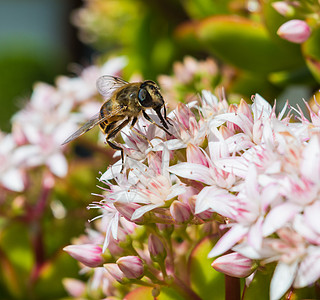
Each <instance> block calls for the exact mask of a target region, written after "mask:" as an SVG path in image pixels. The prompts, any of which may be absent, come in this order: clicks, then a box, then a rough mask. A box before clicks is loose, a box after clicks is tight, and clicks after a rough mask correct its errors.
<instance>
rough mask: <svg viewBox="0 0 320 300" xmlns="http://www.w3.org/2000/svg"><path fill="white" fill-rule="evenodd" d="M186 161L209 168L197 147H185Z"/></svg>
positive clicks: (205, 158) (203, 155)
mask: <svg viewBox="0 0 320 300" xmlns="http://www.w3.org/2000/svg"><path fill="white" fill-rule="evenodd" d="M187 161H188V162H189V163H193V164H199V165H203V166H206V167H209V163H208V160H207V157H206V156H205V154H204V153H203V152H202V151H201V149H200V148H199V147H196V146H194V145H192V144H189V145H188V147H187Z"/></svg>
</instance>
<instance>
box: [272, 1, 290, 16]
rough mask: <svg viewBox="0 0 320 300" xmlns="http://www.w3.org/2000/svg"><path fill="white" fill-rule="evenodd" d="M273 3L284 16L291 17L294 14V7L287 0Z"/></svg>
mask: <svg viewBox="0 0 320 300" xmlns="http://www.w3.org/2000/svg"><path fill="white" fill-rule="evenodd" d="M271 5H272V7H273V8H274V9H275V10H276V11H277V12H278V13H279V14H280V15H282V16H285V17H290V16H292V15H293V14H294V8H293V7H292V6H291V5H289V4H288V3H287V2H285V1H276V2H273V3H271Z"/></svg>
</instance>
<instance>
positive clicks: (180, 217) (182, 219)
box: [170, 200, 191, 223]
mask: <svg viewBox="0 0 320 300" xmlns="http://www.w3.org/2000/svg"><path fill="white" fill-rule="evenodd" d="M170 213H171V216H172V218H173V219H174V220H175V221H176V222H177V223H186V222H188V221H189V220H190V219H191V209H190V207H189V205H188V204H186V203H183V202H180V201H178V200H175V201H173V202H172V204H171V205H170Z"/></svg>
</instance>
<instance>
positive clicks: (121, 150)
mask: <svg viewBox="0 0 320 300" xmlns="http://www.w3.org/2000/svg"><path fill="white" fill-rule="evenodd" d="M130 120H131V118H128V119H126V120H124V121H123V122H122V123H121V124H120V125H119V126H118V127H116V128H114V129H113V130H111V131H110V132H109V133H108V135H107V137H106V141H107V143H108V144H109V146H110V147H111V148H112V149H115V150H120V152H121V161H122V169H121V172H122V171H123V167H124V154H123V148H121V147H120V146H117V145H116V144H114V143H112V142H111V141H110V139H113V138H115V137H116V135H117V134H118V133H119V132H120V130H121V129H123V128H124V127H125V126H126V125H128V124H129V122H130Z"/></svg>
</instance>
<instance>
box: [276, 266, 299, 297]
mask: <svg viewBox="0 0 320 300" xmlns="http://www.w3.org/2000/svg"><path fill="white" fill-rule="evenodd" d="M297 268H298V261H295V262H293V263H292V264H290V265H289V264H286V263H282V262H279V263H278V264H277V266H276V269H275V271H274V273H273V276H272V280H271V285H270V300H278V299H280V298H281V297H282V296H283V294H284V293H285V292H286V291H287V290H288V289H289V287H290V286H291V284H292V282H293V279H294V277H295V275H296V272H297Z"/></svg>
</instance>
